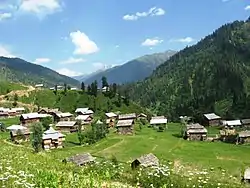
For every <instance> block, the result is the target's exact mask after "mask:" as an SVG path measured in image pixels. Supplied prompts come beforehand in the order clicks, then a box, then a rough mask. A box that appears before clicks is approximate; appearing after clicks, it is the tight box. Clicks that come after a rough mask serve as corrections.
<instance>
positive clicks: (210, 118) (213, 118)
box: [204, 113, 221, 120]
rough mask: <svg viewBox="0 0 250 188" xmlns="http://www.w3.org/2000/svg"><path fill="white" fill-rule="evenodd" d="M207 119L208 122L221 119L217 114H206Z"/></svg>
mask: <svg viewBox="0 0 250 188" xmlns="http://www.w3.org/2000/svg"><path fill="white" fill-rule="evenodd" d="M204 116H205V118H207V119H208V120H215V119H220V118H221V117H220V116H218V115H216V114H215V113H209V114H204Z"/></svg>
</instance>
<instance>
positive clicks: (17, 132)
mask: <svg viewBox="0 0 250 188" xmlns="http://www.w3.org/2000/svg"><path fill="white" fill-rule="evenodd" d="M6 129H7V130H9V131H10V138H11V140H12V141H13V142H18V141H19V140H23V141H28V140H29V138H30V134H31V133H30V132H29V130H28V129H27V128H26V127H24V126H22V125H11V126H9V127H7V128H6Z"/></svg>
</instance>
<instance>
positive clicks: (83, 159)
mask: <svg viewBox="0 0 250 188" xmlns="http://www.w3.org/2000/svg"><path fill="white" fill-rule="evenodd" d="M66 160H67V161H68V162H73V163H75V164H76V165H78V166H81V165H84V164H86V163H90V162H94V161H95V158H94V157H93V156H92V155H91V154H90V153H84V154H78V155H75V156H72V157H69V158H67V159H66Z"/></svg>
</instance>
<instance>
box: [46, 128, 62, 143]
mask: <svg viewBox="0 0 250 188" xmlns="http://www.w3.org/2000/svg"><path fill="white" fill-rule="evenodd" d="M62 137H65V135H64V134H62V133H60V132H58V131H56V130H55V129H53V127H50V128H49V129H48V130H47V131H45V132H44V133H43V140H46V139H58V138H62Z"/></svg>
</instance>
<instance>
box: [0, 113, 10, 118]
mask: <svg viewBox="0 0 250 188" xmlns="http://www.w3.org/2000/svg"><path fill="white" fill-rule="evenodd" d="M8 117H9V114H8V112H0V118H2V119H4V118H8Z"/></svg>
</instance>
